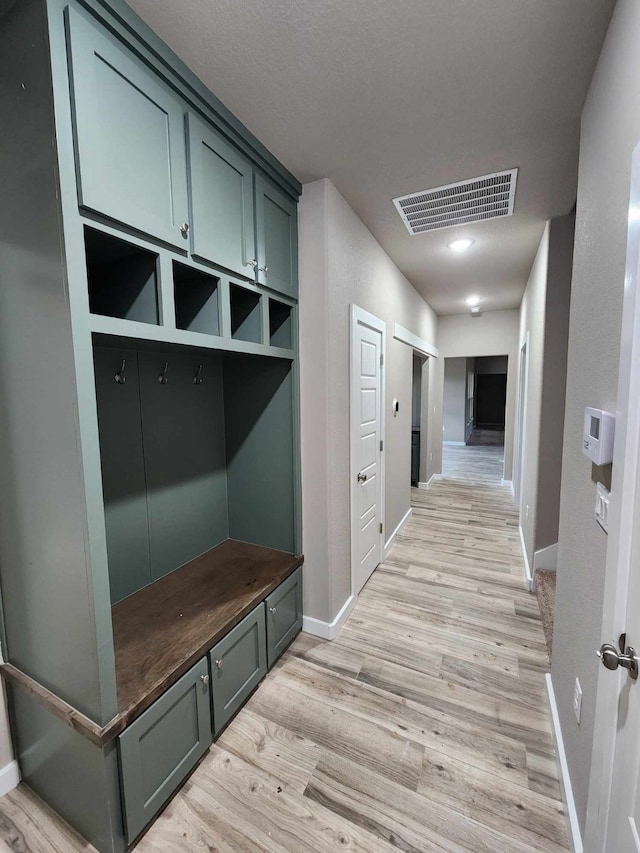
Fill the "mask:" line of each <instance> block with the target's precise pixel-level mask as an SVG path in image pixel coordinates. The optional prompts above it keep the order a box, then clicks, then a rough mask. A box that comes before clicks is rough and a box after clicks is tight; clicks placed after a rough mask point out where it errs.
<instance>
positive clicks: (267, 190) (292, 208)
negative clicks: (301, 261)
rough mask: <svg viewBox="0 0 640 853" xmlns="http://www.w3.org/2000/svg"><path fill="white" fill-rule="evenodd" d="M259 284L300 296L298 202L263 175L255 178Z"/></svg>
mask: <svg viewBox="0 0 640 853" xmlns="http://www.w3.org/2000/svg"><path fill="white" fill-rule="evenodd" d="M255 208H256V254H257V261H258V283H259V284H263V285H265V287H270V288H271V289H272V290H277V291H278V292H279V293H284V294H285V295H286V296H292V297H294V298H297V296H298V220H297V213H296V205H295V204H294V202H293V201H292V200H291V199H289V198H288V197H287V196H285V195H284V193H281V192H279V191H278V190H277V189H276V188H275V187H273V186H272V185H271V184H270V183H268V182H267V181H265V180H264V179H263V178H261V177H260V176H259V175H256V177H255Z"/></svg>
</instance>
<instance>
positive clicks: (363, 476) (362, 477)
mask: <svg viewBox="0 0 640 853" xmlns="http://www.w3.org/2000/svg"><path fill="white" fill-rule="evenodd" d="M367 479H368V478H367V475H366V474H358V482H359V483H364V482H365V481H366V480H367Z"/></svg>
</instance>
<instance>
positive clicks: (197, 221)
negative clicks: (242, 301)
mask: <svg viewBox="0 0 640 853" xmlns="http://www.w3.org/2000/svg"><path fill="white" fill-rule="evenodd" d="M188 125H189V173H190V186H191V204H192V211H193V228H192V247H193V248H192V251H193V254H194V255H197V256H198V257H200V258H203V259H204V260H207V261H210V262H211V263H214V264H215V265H216V266H219V267H224V268H225V269H228V270H231V271H232V272H235V273H236V274H238V275H241V276H243V277H244V278H249V279H253V278H254V277H255V272H254V268H255V266H256V263H255V255H254V243H255V240H254V230H253V187H252V182H253V169H252V167H251V165H250V164H249V162H248V161H247V160H245V159H244V157H242V155H241V154H240V153H239V152H238V151H236V150H235V148H233V147H232V146H231V145H229V144H228V143H227V142H225V141H224V139H223V138H222V137H221V136H219V135H218V134H217V133H216V132H215V131H214V130H212V129H211V128H209V127H207V126H206V125H205V124H203V123H202V122H201V121H199V120H198V119H197V118H195V116H193V115H191V114H190V115H189V119H188Z"/></svg>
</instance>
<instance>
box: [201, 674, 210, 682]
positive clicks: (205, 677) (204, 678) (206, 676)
mask: <svg viewBox="0 0 640 853" xmlns="http://www.w3.org/2000/svg"><path fill="white" fill-rule="evenodd" d="M200 681H201V682H202V683H203V684H208V683H209V676H208V675H201V676H200Z"/></svg>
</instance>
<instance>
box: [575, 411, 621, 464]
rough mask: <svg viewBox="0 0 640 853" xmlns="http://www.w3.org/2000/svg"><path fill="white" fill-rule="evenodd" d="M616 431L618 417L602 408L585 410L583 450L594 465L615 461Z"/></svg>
mask: <svg viewBox="0 0 640 853" xmlns="http://www.w3.org/2000/svg"><path fill="white" fill-rule="evenodd" d="M615 431H616V417H615V415H612V414H611V412H603V410H602V409H591V408H586V409H585V410H584V430H583V436H582V452H583V453H584V455H585V456H586V457H588V458H589V459H590V460H591V461H592V462H593V464H594V465H608V464H609V463H610V462H613V438H614V435H615Z"/></svg>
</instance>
